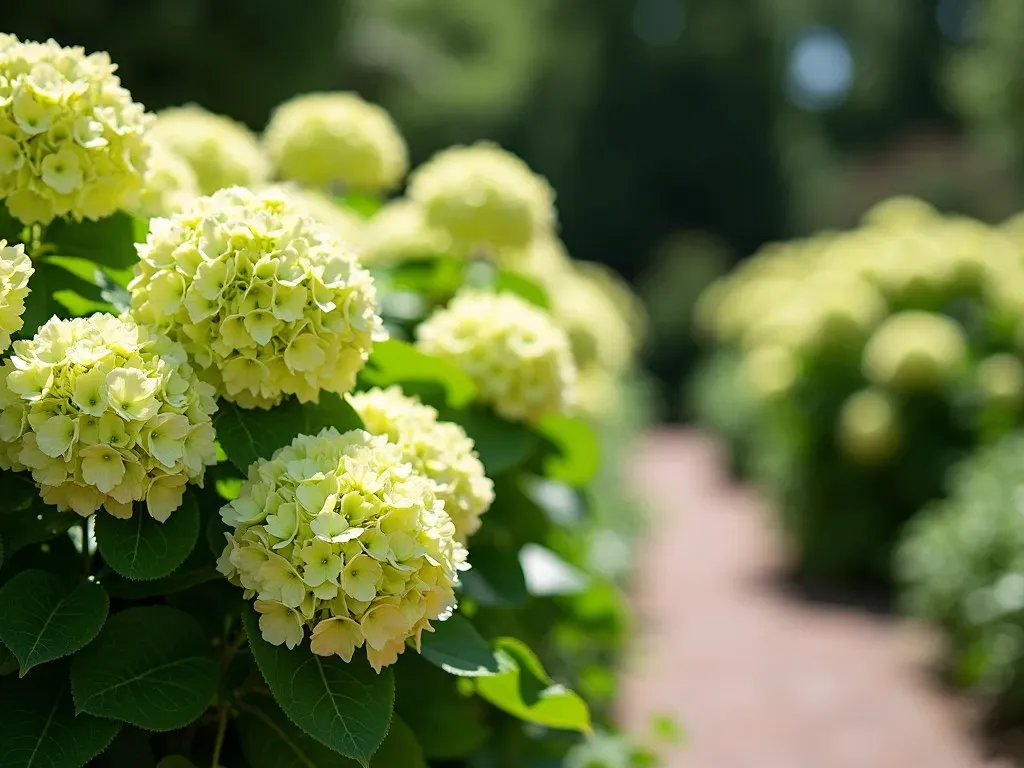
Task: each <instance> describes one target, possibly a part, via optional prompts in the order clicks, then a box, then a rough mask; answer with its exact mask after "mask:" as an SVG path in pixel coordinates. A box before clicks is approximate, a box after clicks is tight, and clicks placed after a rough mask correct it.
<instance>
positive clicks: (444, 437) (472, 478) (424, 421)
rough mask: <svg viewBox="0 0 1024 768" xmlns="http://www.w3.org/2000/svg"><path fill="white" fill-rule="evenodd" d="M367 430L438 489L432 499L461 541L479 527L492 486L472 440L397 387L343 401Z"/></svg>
mask: <svg viewBox="0 0 1024 768" xmlns="http://www.w3.org/2000/svg"><path fill="white" fill-rule="evenodd" d="M348 399H349V402H350V403H352V407H353V408H355V409H356V413H358V414H359V417H360V418H361V419H362V420H363V424H364V426H365V427H366V429H367V430H369V431H370V432H372V433H373V434H375V435H385V436H386V437H387V438H388V440H390V441H391V442H393V443H396V444H397V445H398V446H399V448H401V449H402V459H403V461H407V462H409V464H411V465H412V468H413V470H414V471H416V472H418V473H420V474H421V475H424V476H426V477H428V478H430V479H431V480H433V481H434V482H435V483H436V484H437V496H438V498H439V499H441V501H443V502H444V508H445V510H446V511H447V512H448V514H449V515H450V516H451V518H452V522H454V523H455V536H456V538H457V539H458V540H459V541H461V542H463V543H464V542H465V541H466V539H467V538H468V537H469V536H471V535H472V534H474V533H476V531H477V530H479V528H480V516H481V515H482V514H483V513H484V512H486V511H487V510H488V509H489V508H490V506H491V503H492V502H493V501H494V483H493V482H491V480H490V478H488V477H487V475H486V474H485V473H484V465H483V464H482V463H481V462H480V458H479V457H478V456H477V453H476V450H475V449H474V445H473V440H472V439H471V438H470V437H468V436H467V435H466V430H464V429H463V428H462V427H461V426H459V425H458V424H453V423H451V422H448V421H439V420H438V413H437V410H436V409H434V408H431V407H430V406H429V405H424V404H423V403H421V402H420V401H419V400H418V399H417V398H414V397H408V396H406V395H405V394H403V393H402V390H401V389H399V388H398V387H388V388H387V389H379V388H377V389H371V390H369V391H368V392H357V393H355V394H350V395H349V396H348Z"/></svg>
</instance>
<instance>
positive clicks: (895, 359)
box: [862, 311, 967, 390]
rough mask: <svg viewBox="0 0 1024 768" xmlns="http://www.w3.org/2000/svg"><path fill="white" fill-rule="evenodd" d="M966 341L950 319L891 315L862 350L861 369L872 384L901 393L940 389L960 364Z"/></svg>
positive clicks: (916, 314)
mask: <svg viewBox="0 0 1024 768" xmlns="http://www.w3.org/2000/svg"><path fill="white" fill-rule="evenodd" d="M966 357H967V341H966V340H965V338H964V333H963V330H962V329H961V328H960V326H959V325H958V324H957V323H956V322H955V321H954V320H952V319H950V318H948V317H945V316H943V315H936V314H933V313H931V312H916V311H906V312H898V313H896V314H895V315H891V316H890V317H889V318H888V319H887V320H886V321H885V322H884V323H882V325H880V326H879V327H878V329H877V330H876V331H875V333H874V335H872V337H871V339H870V340H869V341H868V344H867V346H866V347H865V348H864V357H863V362H862V365H863V369H864V375H865V377H867V379H868V380H869V381H871V382H873V383H875V384H878V385H881V386H885V387H891V388H893V389H900V390H919V389H935V388H939V387H941V386H942V385H943V384H945V383H946V382H948V381H949V379H950V378H951V377H952V376H953V375H954V374H955V373H956V372H957V370H958V369H959V368H960V366H961V365H963V363H964V361H965V359H966Z"/></svg>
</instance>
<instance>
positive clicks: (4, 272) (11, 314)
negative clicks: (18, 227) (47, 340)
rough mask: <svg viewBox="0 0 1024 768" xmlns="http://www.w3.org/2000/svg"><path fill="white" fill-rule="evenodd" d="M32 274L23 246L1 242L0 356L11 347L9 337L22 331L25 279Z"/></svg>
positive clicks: (32, 268)
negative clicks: (0, 353)
mask: <svg viewBox="0 0 1024 768" xmlns="http://www.w3.org/2000/svg"><path fill="white" fill-rule="evenodd" d="M34 272H35V268H34V267H33V266H32V260H31V259H30V258H29V257H28V254H27V253H25V246H24V245H22V244H21V243H18V244H17V245H8V244H7V241H6V240H0V352H5V351H7V348H8V347H9V346H11V334H12V333H17V332H18V331H20V330H21V326H22V319H21V316H22V315H23V314H24V313H25V298H26V297H27V296H28V294H29V288H28V279H29V278H30V277H32V274H33V273H34Z"/></svg>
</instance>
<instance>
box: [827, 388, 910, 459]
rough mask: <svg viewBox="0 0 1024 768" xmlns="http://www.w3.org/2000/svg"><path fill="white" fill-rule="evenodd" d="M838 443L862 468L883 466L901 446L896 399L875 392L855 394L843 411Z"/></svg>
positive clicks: (865, 390)
mask: <svg viewBox="0 0 1024 768" xmlns="http://www.w3.org/2000/svg"><path fill="white" fill-rule="evenodd" d="M837 439H838V442H839V446H840V448H842V450H843V453H845V454H846V455H847V456H848V457H849V458H851V459H853V460H854V461H856V462H858V463H860V464H867V465H872V464H880V463H882V462H885V461H886V460H888V459H890V458H891V457H892V456H893V454H895V453H896V451H897V449H899V446H900V440H901V430H900V421H899V414H898V413H897V410H896V406H895V404H894V403H893V401H892V398H891V397H890V396H888V395H886V394H885V393H884V392H880V391H878V390H875V389H862V390H860V391H859V392H854V393H853V394H852V395H850V396H849V397H848V398H847V399H846V401H845V402H844V403H843V406H842V408H841V409H840V411H839V423H838V424H837Z"/></svg>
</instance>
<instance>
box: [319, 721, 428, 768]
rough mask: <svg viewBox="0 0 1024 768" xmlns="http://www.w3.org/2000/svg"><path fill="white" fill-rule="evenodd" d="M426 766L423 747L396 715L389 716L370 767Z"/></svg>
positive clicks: (405, 767) (422, 767)
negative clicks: (383, 736)
mask: <svg viewBox="0 0 1024 768" xmlns="http://www.w3.org/2000/svg"><path fill="white" fill-rule="evenodd" d="M398 766H401V768H427V760H426V758H425V757H424V756H423V749H422V748H421V747H420V745H419V743H418V742H417V741H416V736H415V734H413V732H412V731H411V730H409V726H407V725H406V724H405V723H403V722H402V721H401V719H399V717H398V716H397V715H395V716H394V717H392V718H391V729H390V730H389V731H388V737H387V738H386V739H384V743H383V744H381V745H380V749H379V750H378V751H377V754H375V755H374V756H373V759H372V760H371V761H370V768H398ZM317 768H319V766H317Z"/></svg>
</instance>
